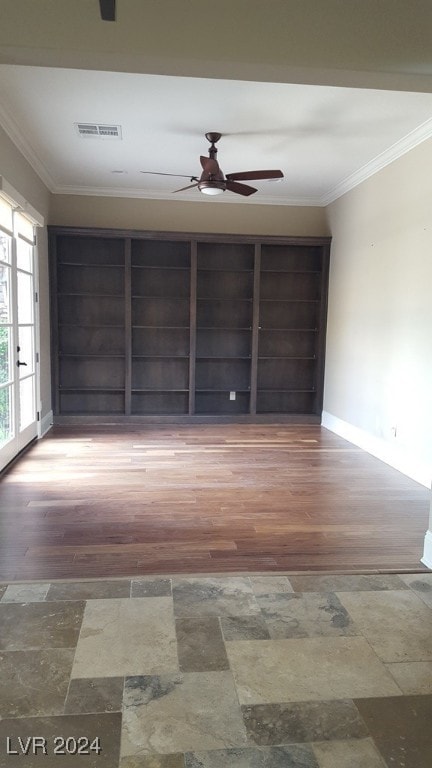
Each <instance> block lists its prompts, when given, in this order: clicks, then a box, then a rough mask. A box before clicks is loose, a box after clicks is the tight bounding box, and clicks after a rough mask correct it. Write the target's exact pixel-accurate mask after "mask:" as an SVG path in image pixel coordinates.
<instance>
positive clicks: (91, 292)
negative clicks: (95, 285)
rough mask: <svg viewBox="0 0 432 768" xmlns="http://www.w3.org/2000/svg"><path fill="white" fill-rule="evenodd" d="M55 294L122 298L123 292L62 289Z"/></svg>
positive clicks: (91, 297)
mask: <svg viewBox="0 0 432 768" xmlns="http://www.w3.org/2000/svg"><path fill="white" fill-rule="evenodd" d="M57 296H81V297H83V296H84V297H86V298H90V299H93V298H96V299H100V298H102V299H123V300H124V293H94V292H93V291H63V292H61V293H58V294H57Z"/></svg>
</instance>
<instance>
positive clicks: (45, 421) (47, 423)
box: [38, 411, 54, 437]
mask: <svg viewBox="0 0 432 768" xmlns="http://www.w3.org/2000/svg"><path fill="white" fill-rule="evenodd" d="M53 421H54V414H53V412H52V411H48V413H46V414H45V416H43V418H42V419H41V421H40V426H39V434H38V437H43V436H44V435H46V433H47V432H49V430H50V429H51V427H52V425H53Z"/></svg>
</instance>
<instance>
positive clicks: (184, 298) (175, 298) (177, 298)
mask: <svg viewBox="0 0 432 768" xmlns="http://www.w3.org/2000/svg"><path fill="white" fill-rule="evenodd" d="M131 298H132V299H140V300H143V301H148V300H149V299H151V300H152V301H154V300H155V299H157V300H158V301H168V300H169V301H187V302H189V296H144V295H140V296H138V295H137V294H135V293H133V294H132V297H131Z"/></svg>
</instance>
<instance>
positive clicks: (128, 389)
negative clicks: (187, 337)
mask: <svg viewBox="0 0 432 768" xmlns="http://www.w3.org/2000/svg"><path fill="white" fill-rule="evenodd" d="M131 253H132V242H131V238H130V237H127V238H126V240H125V276H124V278H125V283H124V286H125V382H124V383H125V415H126V416H130V414H131V407H132V279H131V274H132V267H131Z"/></svg>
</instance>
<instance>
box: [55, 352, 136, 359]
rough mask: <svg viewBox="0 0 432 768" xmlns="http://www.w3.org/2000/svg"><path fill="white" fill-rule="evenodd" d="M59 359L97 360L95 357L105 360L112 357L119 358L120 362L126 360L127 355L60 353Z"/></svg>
mask: <svg viewBox="0 0 432 768" xmlns="http://www.w3.org/2000/svg"><path fill="white" fill-rule="evenodd" d="M59 357H78V358H80V359H81V358H83V357H85V358H86V359H87V358H91V359H92V358H95V357H96V358H105V357H109V358H111V357H112V358H118V359H120V360H124V358H125V357H126V355H125V354H121V355H120V354H119V355H113V354H112V353H107V354H105V353H104V352H98V353H96V354H94V355H92V354H89V353H87V352H85V353H83V354H81V353H80V352H59Z"/></svg>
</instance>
